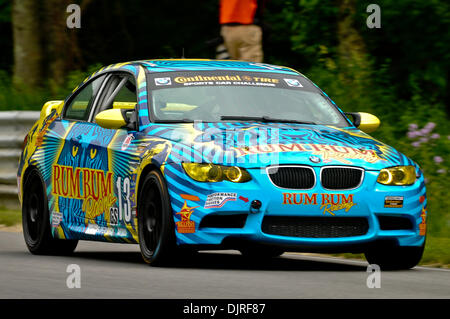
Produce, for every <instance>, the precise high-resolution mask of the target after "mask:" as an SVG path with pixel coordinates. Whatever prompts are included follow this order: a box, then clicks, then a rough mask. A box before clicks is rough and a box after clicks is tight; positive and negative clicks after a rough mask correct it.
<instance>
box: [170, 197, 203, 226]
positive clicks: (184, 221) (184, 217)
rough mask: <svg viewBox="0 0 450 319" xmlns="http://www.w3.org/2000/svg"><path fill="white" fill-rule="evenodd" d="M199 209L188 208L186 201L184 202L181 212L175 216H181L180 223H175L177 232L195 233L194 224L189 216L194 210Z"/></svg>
mask: <svg viewBox="0 0 450 319" xmlns="http://www.w3.org/2000/svg"><path fill="white" fill-rule="evenodd" d="M197 207H200V206H195V207H188V205H187V203H186V200H185V201H184V204H183V207H182V208H181V210H180V211H179V212H178V213H176V215H181V221H179V222H176V225H177V232H179V233H181V234H188V233H195V222H194V221H192V220H191V215H192V213H193V212H194V209H195V208H197Z"/></svg>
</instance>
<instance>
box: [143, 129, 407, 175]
mask: <svg viewBox="0 0 450 319" xmlns="http://www.w3.org/2000/svg"><path fill="white" fill-rule="evenodd" d="M147 134H149V135H152V136H155V135H156V136H158V137H160V138H164V139H166V140H169V141H171V142H172V151H171V154H170V157H169V158H170V160H171V161H174V162H180V161H183V162H209V163H215V164H224V165H237V166H240V167H245V168H252V167H265V166H268V165H277V164H280V165H283V164H304V165H311V166H323V165H347V166H358V167H363V168H365V169H367V170H380V169H382V168H384V167H390V166H395V165H413V163H412V161H411V160H410V159H408V158H407V157H406V156H404V155H403V154H401V153H400V152H398V151H397V150H395V149H394V148H392V147H390V146H388V145H386V144H384V143H382V142H380V141H377V140H375V139H374V138H372V137H371V136H370V135H368V134H366V133H364V132H362V131H360V130H358V129H355V128H346V129H342V128H336V127H332V126H325V125H307V124H291V123H259V122H257V123H248V122H245V123H244V122H219V123H194V124H184V123H183V124H155V125H152V126H151V127H150V128H149V129H148V132H147Z"/></svg>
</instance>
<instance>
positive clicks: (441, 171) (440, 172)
mask: <svg viewBox="0 0 450 319" xmlns="http://www.w3.org/2000/svg"><path fill="white" fill-rule="evenodd" d="M436 172H437V173H438V174H445V173H447V171H446V170H445V168H441V169H438V170H437V171H436Z"/></svg>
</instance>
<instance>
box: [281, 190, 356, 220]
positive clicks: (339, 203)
mask: <svg viewBox="0 0 450 319" xmlns="http://www.w3.org/2000/svg"><path fill="white" fill-rule="evenodd" d="M283 205H320V209H323V211H322V212H323V214H326V213H329V214H331V215H332V216H335V212H337V211H339V210H345V212H348V211H349V210H350V209H351V208H352V207H353V206H355V205H356V203H354V202H353V194H349V195H345V194H327V193H322V194H318V193H314V194H308V193H283Z"/></svg>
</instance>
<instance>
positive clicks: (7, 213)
mask: <svg viewBox="0 0 450 319" xmlns="http://www.w3.org/2000/svg"><path fill="white" fill-rule="evenodd" d="M20 223H22V212H21V211H19V210H10V209H0V225H4V226H8V227H9V226H14V225H18V224H20Z"/></svg>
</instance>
